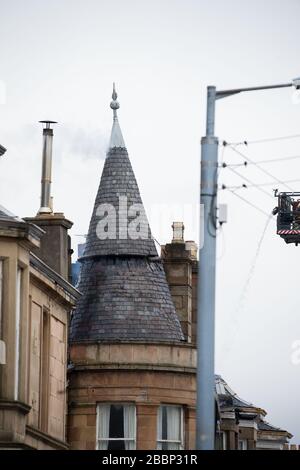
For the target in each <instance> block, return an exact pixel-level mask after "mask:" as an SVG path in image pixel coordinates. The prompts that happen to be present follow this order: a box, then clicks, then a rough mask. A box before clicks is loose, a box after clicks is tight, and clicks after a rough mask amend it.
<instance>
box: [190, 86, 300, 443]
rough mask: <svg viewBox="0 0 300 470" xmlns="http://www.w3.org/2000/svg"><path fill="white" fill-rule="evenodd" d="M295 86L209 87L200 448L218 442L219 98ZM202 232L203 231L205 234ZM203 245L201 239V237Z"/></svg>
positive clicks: (200, 342) (200, 278) (205, 144)
mask: <svg viewBox="0 0 300 470" xmlns="http://www.w3.org/2000/svg"><path fill="white" fill-rule="evenodd" d="M291 86H295V87H296V88H297V89H300V78H297V79H295V80H293V81H292V82H291V83H284V84H281V85H270V86H261V87H251V88H238V89H233V90H222V91H217V89H216V87H214V86H209V87H208V88H207V115H206V135H205V137H203V138H202V140H201V191H200V204H201V205H202V209H201V210H202V214H201V217H200V219H201V222H202V223H203V224H204V227H203V228H202V229H201V230H200V236H203V237H204V238H203V247H202V249H201V252H200V253H199V271H198V301H197V415H196V421H197V422H196V448H197V449H198V450H212V449H214V444H215V376H214V349H215V344H214V343H215V284H216V226H217V225H216V224H217V217H216V209H217V188H218V181H217V176H218V172H217V170H218V138H217V137H215V135H214V133H215V103H216V100H218V99H221V98H226V97H227V96H231V95H236V94H237V93H242V92H244V91H245V92H246V91H259V90H271V89H274V88H286V87H291ZM201 232H202V235H201ZM200 246H201V240H200Z"/></svg>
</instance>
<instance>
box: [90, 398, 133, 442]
mask: <svg viewBox="0 0 300 470" xmlns="http://www.w3.org/2000/svg"><path fill="white" fill-rule="evenodd" d="M135 448H136V410H135V406H134V405H130V404H118V403H111V404H108V403H103V404H98V406H97V449H98V450H134V449H135Z"/></svg>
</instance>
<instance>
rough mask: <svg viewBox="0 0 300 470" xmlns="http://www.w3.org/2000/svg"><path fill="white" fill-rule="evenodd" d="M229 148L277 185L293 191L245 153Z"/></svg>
mask: <svg viewBox="0 0 300 470" xmlns="http://www.w3.org/2000/svg"><path fill="white" fill-rule="evenodd" d="M229 148H230V149H231V150H232V151H233V152H235V153H237V154H238V155H239V156H241V157H243V158H244V159H245V160H247V161H248V162H251V163H252V164H253V165H255V166H256V167H257V168H258V169H259V170H260V171H262V172H263V173H265V174H266V175H267V176H269V177H270V178H272V179H274V180H275V181H276V182H277V183H279V184H282V185H283V186H285V187H286V188H288V189H289V190H290V191H293V188H291V186H289V185H287V184H286V183H284V182H283V181H282V180H280V179H279V178H277V177H276V176H274V175H272V173H270V172H269V171H267V170H265V168H262V167H261V166H260V165H259V163H256V162H255V161H254V160H252V159H251V158H250V157H248V156H247V155H245V154H244V153H242V152H240V151H239V150H237V149H236V148H235V147H233V146H229ZM231 170H233V168H231Z"/></svg>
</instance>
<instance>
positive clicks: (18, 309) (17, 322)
mask: <svg viewBox="0 0 300 470" xmlns="http://www.w3.org/2000/svg"><path fill="white" fill-rule="evenodd" d="M22 271H23V270H22V268H20V266H18V267H17V276H16V312H15V387H14V399H15V400H18V398H19V374H20V324H21V306H22V302H21V296H22Z"/></svg>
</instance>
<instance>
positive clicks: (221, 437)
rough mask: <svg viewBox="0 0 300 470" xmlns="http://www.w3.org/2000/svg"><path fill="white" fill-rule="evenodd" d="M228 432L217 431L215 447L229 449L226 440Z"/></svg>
mask: <svg viewBox="0 0 300 470" xmlns="http://www.w3.org/2000/svg"><path fill="white" fill-rule="evenodd" d="M226 440H227V439H226V432H225V431H217V433H216V440H215V449H216V450H226V449H227V442H226Z"/></svg>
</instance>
